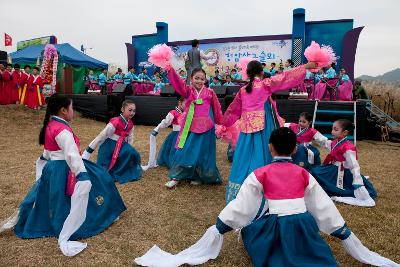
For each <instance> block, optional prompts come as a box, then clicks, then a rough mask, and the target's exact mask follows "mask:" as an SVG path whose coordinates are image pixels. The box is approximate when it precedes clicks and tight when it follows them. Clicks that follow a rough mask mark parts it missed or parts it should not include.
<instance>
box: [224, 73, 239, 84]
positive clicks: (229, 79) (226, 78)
mask: <svg viewBox="0 0 400 267" xmlns="http://www.w3.org/2000/svg"><path fill="white" fill-rule="evenodd" d="M225 80H226V82H225V83H224V86H235V85H236V84H235V83H234V82H232V77H231V75H226V76H225Z"/></svg>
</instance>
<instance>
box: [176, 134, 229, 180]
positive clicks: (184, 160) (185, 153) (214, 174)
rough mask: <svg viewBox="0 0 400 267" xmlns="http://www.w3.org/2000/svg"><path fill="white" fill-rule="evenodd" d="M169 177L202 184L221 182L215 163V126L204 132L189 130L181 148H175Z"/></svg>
mask: <svg viewBox="0 0 400 267" xmlns="http://www.w3.org/2000/svg"><path fill="white" fill-rule="evenodd" d="M169 178H170V179H175V180H191V181H200V182H202V183H203V184H220V183H221V182H222V179H221V176H220V174H219V170H218V168H217V163H216V137H215V127H212V128H211V129H210V130H208V131H207V132H204V133H192V132H189V135H188V137H187V139H186V143H185V146H184V147H183V149H176V150H175V154H174V157H173V162H172V165H171V168H170V170H169Z"/></svg>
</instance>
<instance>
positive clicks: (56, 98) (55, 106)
mask: <svg viewBox="0 0 400 267" xmlns="http://www.w3.org/2000/svg"><path fill="white" fill-rule="evenodd" d="M71 103H72V100H71V98H69V97H68V96H64V95H58V94H54V95H52V96H51V97H50V98H49V100H48V102H47V108H46V115H45V116H44V120H43V126H42V129H41V130H40V133H39V145H44V143H45V139H46V128H47V125H48V124H49V121H50V118H51V116H52V115H57V114H58V112H59V111H60V109H62V108H68V107H69V106H70V105H71Z"/></svg>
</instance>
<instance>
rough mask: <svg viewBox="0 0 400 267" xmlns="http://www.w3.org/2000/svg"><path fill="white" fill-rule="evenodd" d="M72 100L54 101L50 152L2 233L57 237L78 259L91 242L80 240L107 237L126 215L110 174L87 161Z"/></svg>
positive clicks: (49, 113) (43, 137) (47, 128)
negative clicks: (109, 229) (105, 233)
mask: <svg viewBox="0 0 400 267" xmlns="http://www.w3.org/2000/svg"><path fill="white" fill-rule="evenodd" d="M73 113H74V112H73V108H72V100H71V99H70V98H68V97H66V96H59V95H56V94H55V95H53V96H51V97H50V99H49V102H48V106H47V110H46V115H45V118H44V121H43V128H42V130H41V132H40V135H39V144H41V145H44V152H43V154H42V156H41V157H40V158H39V159H38V160H37V163H36V179H37V180H36V182H35V184H34V185H33V187H32V189H31V190H30V192H29V193H28V194H27V196H26V197H25V199H24V200H23V201H22V203H21V205H20V207H19V210H18V212H16V213H15V214H14V216H12V217H11V218H10V219H9V220H7V221H6V223H5V224H3V225H0V232H1V231H2V230H6V229H10V228H13V227H14V232H15V234H16V235H17V236H18V237H20V238H40V237H57V238H58V245H59V247H60V249H61V251H62V253H63V254H64V255H65V256H75V255H76V254H78V253H79V252H81V251H82V250H84V249H85V248H86V246H87V245H86V243H81V242H77V241H74V240H78V239H82V238H88V237H91V236H94V235H97V234H99V233H101V232H103V231H104V230H105V229H106V228H107V227H109V226H110V225H111V224H112V223H113V222H114V221H115V220H116V219H117V218H118V217H119V215H120V214H121V213H122V212H123V211H124V210H126V208H125V205H124V203H123V201H122V198H121V196H120V195H119V192H118V190H117V188H116V187H115V184H114V181H113V179H112V178H111V176H110V175H108V173H107V172H106V171H104V170H103V169H102V168H100V167H99V166H98V165H96V164H94V163H92V162H89V161H86V160H82V157H81V155H80V153H79V150H80V142H79V139H78V137H77V136H76V135H74V133H73V131H72V129H71V127H70V125H69V122H70V121H71V120H72V117H73Z"/></svg>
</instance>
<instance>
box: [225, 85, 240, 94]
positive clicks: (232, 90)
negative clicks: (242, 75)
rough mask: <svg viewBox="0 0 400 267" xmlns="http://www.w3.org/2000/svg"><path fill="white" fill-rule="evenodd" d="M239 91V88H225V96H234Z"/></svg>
mask: <svg viewBox="0 0 400 267" xmlns="http://www.w3.org/2000/svg"><path fill="white" fill-rule="evenodd" d="M239 90H240V86H227V87H226V95H233V96H235V95H236V94H237V93H238V92H239Z"/></svg>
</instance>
